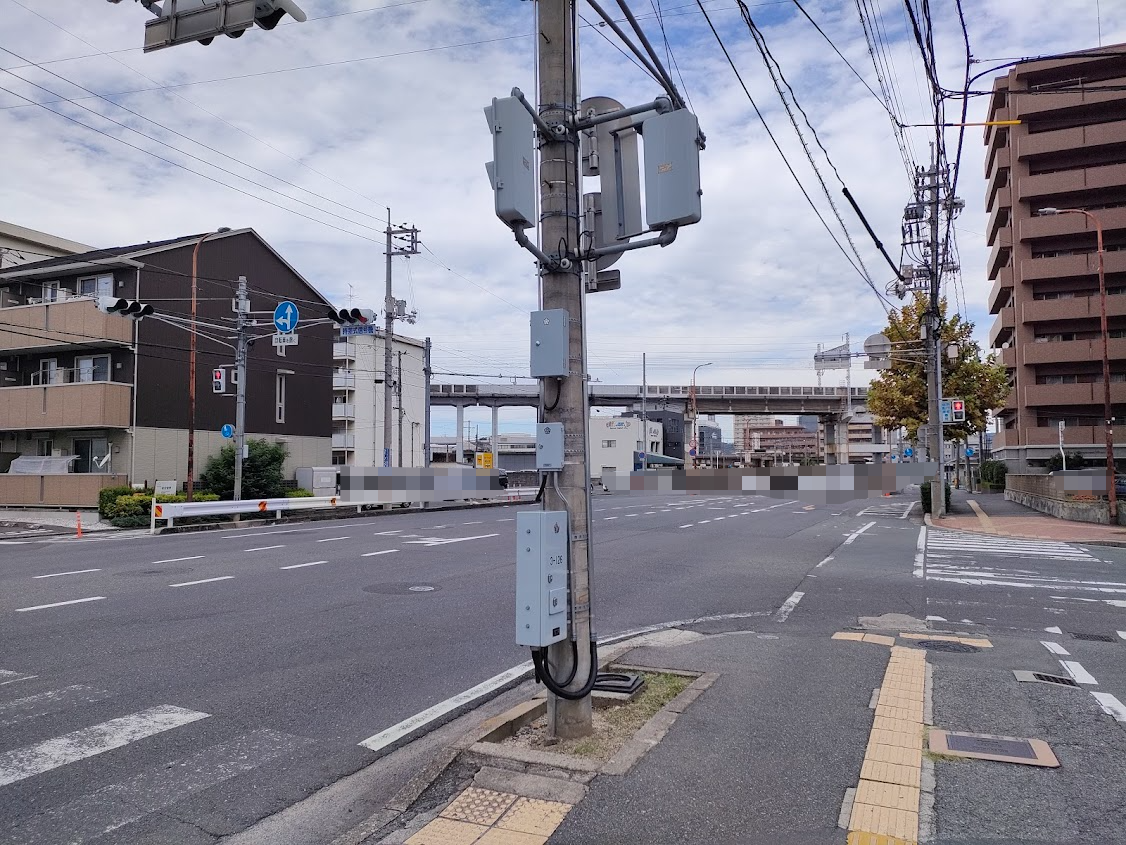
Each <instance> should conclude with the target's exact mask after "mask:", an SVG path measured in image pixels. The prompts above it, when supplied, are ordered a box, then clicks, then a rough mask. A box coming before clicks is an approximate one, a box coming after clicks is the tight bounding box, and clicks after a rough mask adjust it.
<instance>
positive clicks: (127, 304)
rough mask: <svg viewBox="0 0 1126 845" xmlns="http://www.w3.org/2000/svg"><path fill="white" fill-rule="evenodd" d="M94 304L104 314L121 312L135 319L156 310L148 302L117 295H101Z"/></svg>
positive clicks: (146, 315)
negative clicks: (119, 297) (121, 297)
mask: <svg viewBox="0 0 1126 845" xmlns="http://www.w3.org/2000/svg"><path fill="white" fill-rule="evenodd" d="M94 304H95V305H96V306H97V308H98V310H99V311H101V312H102V313H103V314H120V315H121V316H122V317H132V318H133V319H134V320H140V319H141V318H143V317H148V316H149V315H150V314H152V313H154V311H155V309H154V308H153V307H152V306H151V305H148V304H147V303H144V302H138V301H136V300H135V299H118V298H117V297H116V296H99V297H98V298H97V299H96V300H95V301H94Z"/></svg>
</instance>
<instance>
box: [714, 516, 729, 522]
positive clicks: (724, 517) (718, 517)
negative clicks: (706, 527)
mask: <svg viewBox="0 0 1126 845" xmlns="http://www.w3.org/2000/svg"><path fill="white" fill-rule="evenodd" d="M721 519H727V517H726V516H717V517H716V518H715V519H714V520H713V522H719V521H720V520H721Z"/></svg>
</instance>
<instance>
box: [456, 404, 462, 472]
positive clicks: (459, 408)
mask: <svg viewBox="0 0 1126 845" xmlns="http://www.w3.org/2000/svg"><path fill="white" fill-rule="evenodd" d="M464 437H465V406H464V405H458V406H457V439H456V440H455V441H454V443H455V444H456V449H457V452H456V458H457V462H458V463H459V464H463V463H465V448H464V446H463V440H462V438H464Z"/></svg>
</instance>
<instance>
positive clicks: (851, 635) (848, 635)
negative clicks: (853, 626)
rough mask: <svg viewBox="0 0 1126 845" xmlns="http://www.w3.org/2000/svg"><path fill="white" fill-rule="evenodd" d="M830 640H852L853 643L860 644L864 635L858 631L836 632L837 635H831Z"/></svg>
mask: <svg viewBox="0 0 1126 845" xmlns="http://www.w3.org/2000/svg"><path fill="white" fill-rule="evenodd" d="M832 639H834V640H852V641H853V642H861V641H862V640H863V639H864V635H863V634H861V633H860V632H859V631H837V633H835V634H833V636H832Z"/></svg>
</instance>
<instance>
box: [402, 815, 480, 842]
mask: <svg viewBox="0 0 1126 845" xmlns="http://www.w3.org/2000/svg"><path fill="white" fill-rule="evenodd" d="M487 830H488V828H487V827H485V826H484V825H479V824H470V823H469V822H458V821H454V820H453V819H443V818H437V819H434V820H433V821H432V822H429V823H428V824H427V825H426V827H424V828H423V829H422V830H420V831H419V832H418V833H416V834H415V835H414V836H412V837H411V838H410V839H408V840H407V842H406V845H473V843H475V842H476V841H477V840H478V839H480V838H481V835H482V834H483V833H484V832H485V831H487Z"/></svg>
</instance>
